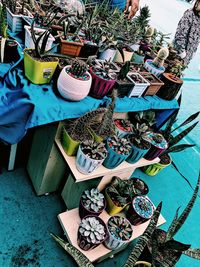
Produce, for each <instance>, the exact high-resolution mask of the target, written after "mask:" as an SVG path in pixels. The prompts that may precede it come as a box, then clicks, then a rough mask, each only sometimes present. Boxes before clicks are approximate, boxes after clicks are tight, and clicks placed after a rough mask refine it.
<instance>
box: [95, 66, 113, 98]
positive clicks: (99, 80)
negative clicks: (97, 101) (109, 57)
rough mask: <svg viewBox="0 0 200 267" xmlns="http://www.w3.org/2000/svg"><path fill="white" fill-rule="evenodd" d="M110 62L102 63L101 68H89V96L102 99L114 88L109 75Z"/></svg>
mask: <svg viewBox="0 0 200 267" xmlns="http://www.w3.org/2000/svg"><path fill="white" fill-rule="evenodd" d="M110 69H111V68H110V62H104V63H102V66H101V67H100V66H93V67H90V74H91V76H92V85H91V90H90V95H91V96H92V97H94V98H103V97H104V96H106V95H107V94H108V93H109V92H110V91H111V90H112V88H113V87H114V85H115V80H114V79H113V78H112V77H111V76H110V75H109V74H110V72H111V71H110Z"/></svg>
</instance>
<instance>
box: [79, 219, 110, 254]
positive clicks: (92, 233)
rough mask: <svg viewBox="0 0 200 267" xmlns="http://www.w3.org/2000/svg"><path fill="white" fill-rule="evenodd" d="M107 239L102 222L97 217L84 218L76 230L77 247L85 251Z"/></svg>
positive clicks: (105, 229)
mask: <svg viewBox="0 0 200 267" xmlns="http://www.w3.org/2000/svg"><path fill="white" fill-rule="evenodd" d="M106 238H107V228H106V225H105V223H104V221H103V220H102V219H101V218H99V217H97V216H86V217H84V218H83V219H82V221H81V223H80V226H79V228H78V240H77V242H78V245H79V247H80V248H81V249H83V250H85V251H87V250H91V249H94V248H96V247H97V246H98V245H100V244H101V243H103V242H104V241H105V239H106Z"/></svg>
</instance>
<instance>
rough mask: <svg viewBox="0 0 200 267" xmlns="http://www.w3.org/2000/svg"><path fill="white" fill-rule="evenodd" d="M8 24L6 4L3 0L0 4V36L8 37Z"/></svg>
mask: <svg viewBox="0 0 200 267" xmlns="http://www.w3.org/2000/svg"><path fill="white" fill-rule="evenodd" d="M7 29H8V25H7V18H6V5H5V3H4V2H3V4H2V6H0V36H1V37H3V38H8V33H7Z"/></svg>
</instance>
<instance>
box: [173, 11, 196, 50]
mask: <svg viewBox="0 0 200 267" xmlns="http://www.w3.org/2000/svg"><path fill="white" fill-rule="evenodd" d="M192 13H193V11H192V10H186V11H185V13H184V14H183V17H182V18H181V19H180V21H179V23H178V27H177V29H176V34H175V38H174V48H175V49H176V50H177V51H178V52H179V53H181V52H183V51H185V50H186V47H187V42H188V34H189V31H190V27H191V25H192Z"/></svg>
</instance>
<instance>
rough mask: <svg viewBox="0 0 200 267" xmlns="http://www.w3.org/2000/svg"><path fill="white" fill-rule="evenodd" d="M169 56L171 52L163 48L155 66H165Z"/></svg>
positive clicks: (159, 52) (155, 61)
mask: <svg viewBox="0 0 200 267" xmlns="http://www.w3.org/2000/svg"><path fill="white" fill-rule="evenodd" d="M168 55H169V50H168V48H166V47H163V48H161V49H160V50H159V51H158V54H157V57H156V58H155V59H154V61H153V64H154V65H155V66H156V67H157V68H160V67H162V66H163V64H164V62H165V59H166V58H167V57H168Z"/></svg>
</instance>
